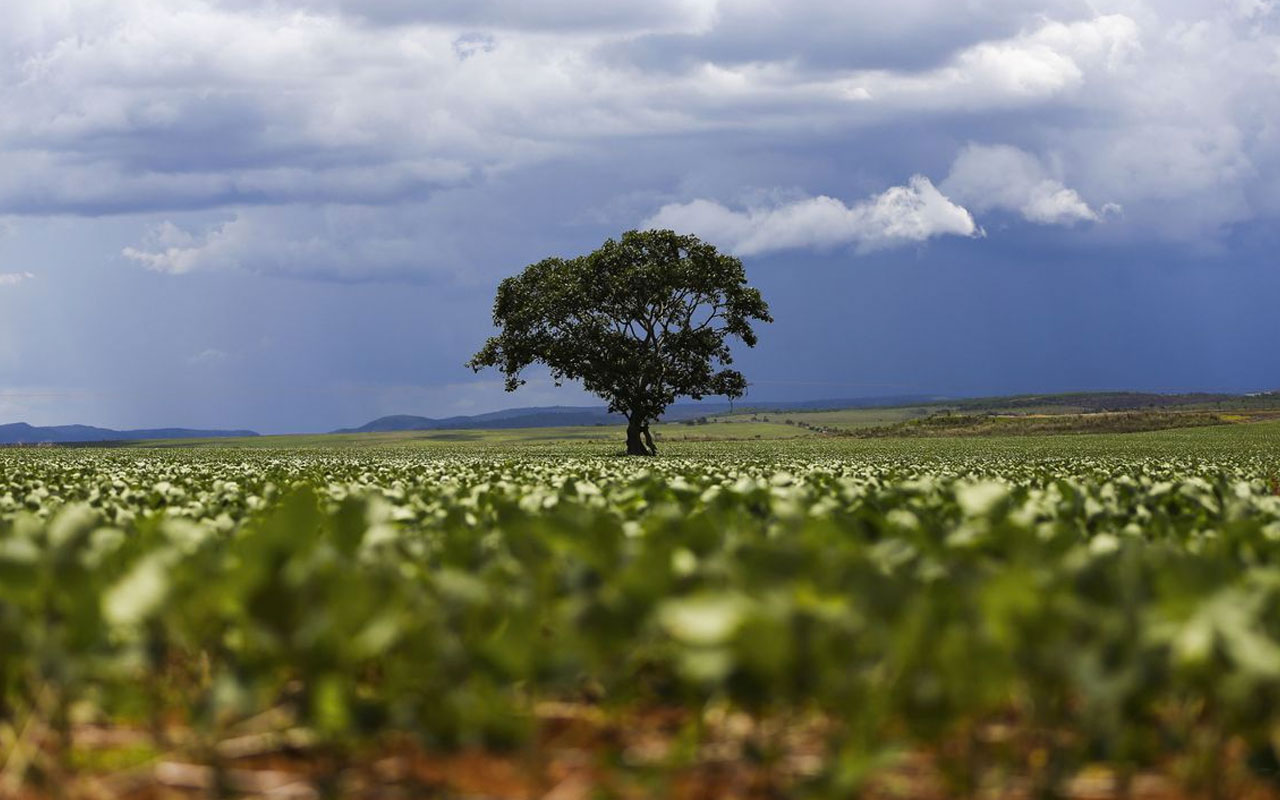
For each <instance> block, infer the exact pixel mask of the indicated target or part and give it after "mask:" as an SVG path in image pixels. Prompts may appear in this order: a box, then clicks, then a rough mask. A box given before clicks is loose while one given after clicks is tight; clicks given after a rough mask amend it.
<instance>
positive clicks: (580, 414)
mask: <svg viewBox="0 0 1280 800" xmlns="http://www.w3.org/2000/svg"><path fill="white" fill-rule="evenodd" d="M941 399H942V398H939V397H936V396H916V395H911V396H899V397H862V398H855V399H845V400H802V401H797V402H772V403H770V402H765V403H760V402H738V403H733V404H732V405H731V404H729V403H727V402H706V403H677V404H675V405H673V406H671V407H670V408H669V409H667V413H666V414H665V415H663V417H662V418H663V420H665V421H667V422H679V421H681V420H686V419H694V418H696V417H702V416H712V415H715V414H726V413H729V412H730V411H738V412H742V411H815V410H825V409H840V408H875V407H884V406H901V405H917V404H921V403H931V402H937V401H939V400H941ZM623 422H625V420H624V419H623V417H622V416H621V415H618V414H610V413H609V412H608V411H606V410H605V408H604V407H603V406H542V407H534V408H509V409H505V410H503V411H492V412H489V413H487V414H475V415H472V416H458V417H444V418H442V419H434V418H432V417H416V416H412V415H408V414H396V415H393V416H389V417H379V418H378V419H375V420H373V421H372V422H368V423H365V424H364V425H361V426H360V427H358V428H342V429H340V430H336V431H334V433H386V432H388V431H442V430H462V429H494V428H557V427H576V426H581V425H620V424H622V423H623Z"/></svg>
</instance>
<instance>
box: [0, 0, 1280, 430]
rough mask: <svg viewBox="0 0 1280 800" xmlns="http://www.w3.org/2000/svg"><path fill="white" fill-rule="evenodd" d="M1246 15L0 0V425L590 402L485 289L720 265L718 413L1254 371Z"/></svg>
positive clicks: (240, 422)
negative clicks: (554, 371) (644, 246)
mask: <svg viewBox="0 0 1280 800" xmlns="http://www.w3.org/2000/svg"><path fill="white" fill-rule="evenodd" d="M1278 222H1280V2H1274V0H1159V1H1158V2H1157V1H1156V0H896V2H893V3H879V2H876V3H872V2H835V0H828V1H827V2H819V0H643V2H610V3H601V2H598V0H544V1H543V2H537V3H533V2H522V0H437V1H435V2H426V1H424V2H414V0H269V1H268V2H263V0H5V2H4V3H2V4H0V423H3V422H15V421H27V422H30V423H32V424H67V423H84V424H95V425H104V426H109V427H122V428H123V427H159V426H186V427H219V428H251V429H255V430H258V431H262V432H293V431H297V432H302V431H322V430H330V429H334V428H338V427H344V426H352V425H359V424H362V423H364V422H366V421H368V420H370V419H372V418H374V417H378V416H381V415H384V414H422V415H426V416H449V415H455V414H469V413H478V412H482V411H490V410H495V409H499V408H504V407H512V406H533V405H550V404H564V405H581V404H593V400H592V398H591V397H590V396H589V395H586V394H585V393H583V392H582V391H581V390H580V389H577V388H575V387H573V386H565V387H560V388H556V387H554V386H553V385H551V384H550V382H549V381H547V380H546V379H545V377H542V376H540V375H539V374H537V373H534V374H533V375H532V380H530V382H529V384H528V385H526V386H525V387H523V388H521V389H520V390H519V391H518V392H517V393H515V394H506V393H504V392H503V391H502V383H501V379H500V376H499V375H497V374H495V373H492V372H490V373H481V374H479V375H475V374H472V373H471V372H470V370H468V369H466V368H465V367H464V366H463V364H464V363H465V362H466V361H467V359H468V358H469V357H470V356H471V354H472V353H474V352H475V351H476V350H478V349H479V348H480V346H481V345H482V344H483V342H484V339H485V337H487V336H488V335H490V334H491V333H492V332H493V330H492V326H491V320H490V310H491V306H492V302H493V296H494V290H495V287H496V285H497V283H498V281H500V280H501V279H502V278H503V277H505V276H507V275H512V274H515V273H516V272H518V271H519V270H520V269H522V268H523V267H525V266H526V265H528V264H530V263H533V262H536V261H539V260H541V259H543V258H546V257H548V256H566V257H568V256H573V255H578V254H581V253H586V252H589V251H590V250H592V249H594V248H596V247H598V246H599V245H600V244H601V243H602V242H603V241H604V240H605V239H607V238H609V237H616V236H618V235H619V234H620V233H622V232H623V231H626V230H630V229H635V228H649V227H663V228H673V229H676V230H679V231H681V232H687V233H693V234H696V235H698V236H700V237H702V238H703V239H705V240H706V241H709V242H711V243H713V244H715V245H716V246H717V247H719V248H721V249H722V250H725V251H727V252H732V253H734V254H736V255H738V256H740V257H741V258H742V259H743V262H744V263H745V265H746V268H747V274H748V277H749V280H750V282H751V283H752V284H753V285H755V286H757V287H759V288H760V290H761V291H762V292H763V293H764V296H765V298H766V300H768V301H769V303H770V305H771V307H772V310H773V316H774V318H775V322H774V323H773V324H772V325H768V326H765V327H764V328H762V329H761V330H760V331H759V335H760V343H759V345H758V346H757V347H756V348H754V349H751V350H748V349H746V348H741V347H740V348H738V349H737V350H735V354H736V357H737V358H736V366H738V367H739V368H740V369H742V371H743V372H744V373H745V374H746V376H747V378H748V380H749V381H750V382H751V388H750V392H749V395H748V399H757V400H794V399H818V398H846V397H867V396H886V395H902V394H941V395H984V394H1004V393H1014V392H1050V391H1071V390H1106V389H1133V390H1152V391H1193V390H1215V391H1237V392H1243V391H1255V390H1266V389H1275V388H1280V313H1277V309H1278V308H1280V262H1278V260H1277V255H1276V254H1277V252H1280V225H1277V223H1278Z"/></svg>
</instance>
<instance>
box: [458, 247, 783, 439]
mask: <svg viewBox="0 0 1280 800" xmlns="http://www.w3.org/2000/svg"><path fill="white" fill-rule="evenodd" d="M772 321H773V319H772V318H771V317H770V316H769V307H768V305H766V304H765V302H764V299H763V298H762V297H761V295H760V292H759V290H757V289H754V288H752V287H750V286H748V285H747V279H746V272H745V271H744V269H743V266H742V261H741V260H739V259H738V258H735V257H733V256H730V255H726V254H723V253H720V252H717V251H716V248H715V247H713V246H712V245H710V244H707V243H705V242H703V241H701V240H699V239H698V238H697V237H696V236H688V235H681V234H677V233H675V232H674V231H669V230H649V231H628V232H626V233H624V234H622V237H621V238H620V239H618V240H614V239H609V240H608V241H606V242H605V243H604V244H603V245H602V246H601V247H600V248H599V249H598V250H596V251H594V252H592V253H589V254H587V255H584V256H579V257H577V258H571V259H562V258H548V259H545V260H543V261H539V262H538V263H536V264H531V265H529V266H528V267H526V268H525V270H524V271H523V272H521V273H520V274H519V275H516V276H513V277H510V278H507V279H506V280H504V281H502V283H501V284H500V285H499V286H498V295H497V299H496V300H495V301H494V306H493V322H494V325H495V326H496V327H497V328H498V330H499V333H498V335H497V336H494V337H491V338H490V339H489V340H488V341H487V342H486V343H485V345H484V347H483V348H482V349H481V350H480V352H478V353H476V354H475V356H473V357H472V359H471V361H470V362H468V366H469V367H471V368H472V369H473V370H476V371H479V370H481V369H483V368H485V367H497V368H498V369H499V370H501V372H502V373H503V374H504V375H505V377H506V389H507V391H514V390H515V389H517V388H518V387H519V386H520V385H522V384H523V383H524V379H523V378H521V373H522V372H523V371H524V369H525V368H527V367H529V366H530V365H532V364H534V363H542V364H545V365H546V366H547V367H548V368H549V369H550V371H551V377H552V379H553V380H554V381H555V382H556V384H557V385H559V384H560V383H562V382H563V381H564V380H579V381H581V382H582V385H583V386H584V387H585V388H586V389H587V390H588V391H590V392H593V393H595V394H597V395H599V396H600V397H602V398H604V400H605V401H606V402H607V403H608V404H609V410H610V411H611V412H614V413H618V414H622V415H623V416H625V417H626V418H627V422H628V425H627V452H628V453H632V454H637V455H639V454H654V453H656V448H655V447H654V444H653V438H652V437H651V436H650V435H649V423H650V422H651V421H653V420H656V419H657V418H658V417H659V416H661V415H662V413H663V412H664V411H665V410H666V409H667V407H668V406H670V405H671V404H672V403H673V402H675V399H676V398H677V397H691V398H693V399H701V398H702V397H704V396H713V395H723V396H726V397H729V398H737V397H741V396H742V395H743V393H744V392H745V391H746V388H747V380H746V378H745V377H743V375H742V373H741V372H738V371H737V370H735V369H730V368H728V366H729V365H730V364H732V363H733V355H732V353H731V352H730V349H729V340H730V338H737V339H739V340H741V341H742V342H743V343H744V344H746V345H747V346H748V347H754V346H755V344H756V334H755V331H754V330H753V329H752V323H753V322H772Z"/></svg>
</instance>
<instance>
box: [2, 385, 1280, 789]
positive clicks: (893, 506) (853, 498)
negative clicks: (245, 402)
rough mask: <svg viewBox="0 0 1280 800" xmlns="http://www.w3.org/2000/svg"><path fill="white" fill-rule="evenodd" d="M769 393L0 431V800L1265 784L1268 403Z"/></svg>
mask: <svg viewBox="0 0 1280 800" xmlns="http://www.w3.org/2000/svg"><path fill="white" fill-rule="evenodd" d="M869 413H875V412H874V410H873V411H872V412H869ZM770 417H771V419H770V421H769V422H764V421H756V422H752V421H749V419H748V421H744V422H715V423H710V424H706V425H695V426H685V425H669V426H663V427H662V429H661V431H660V432H661V433H662V439H663V444H662V452H663V455H661V456H660V457H658V458H656V459H643V458H632V459H628V458H623V457H618V456H617V455H615V454H616V453H617V452H618V450H619V445H620V443H621V439H620V434H619V432H618V431H617V430H614V429H610V428H600V429H595V428H576V429H563V430H559V429H540V430H523V431H520V430H517V431H484V432H480V431H447V432H425V433H412V434H362V435H352V436H341V437H263V438H260V439H250V440H239V441H233V442H227V441H206V442H168V443H164V444H165V446H163V447H155V446H141V447H119V448H85V449H79V448H67V449H60V448H17V449H6V450H0V692H2V693H0V796H11V795H12V796H28V795H29V796H40V795H42V794H44V793H57V792H62V793H63V794H64V795H65V796H84V797H89V796H93V797H104V796H126V795H127V796H140V797H141V796H146V797H150V796H157V795H165V794H166V793H170V794H173V795H174V796H208V795H211V794H212V795H218V794H223V795H228V796H239V795H244V794H267V793H269V792H270V791H272V790H273V789H280V787H289V786H293V787H294V788H295V789H296V790H297V791H300V792H304V793H306V792H309V793H310V794H307V795H305V796H317V795H321V796H324V795H327V796H355V795H381V796H433V797H434V796H439V797H504V798H505V797H531V796H543V795H544V794H546V793H547V792H551V791H553V790H558V791H560V792H561V793H562V794H561V796H569V797H579V796H581V797H589V796H593V794H594V795H597V796H617V797H720V796H740V797H761V798H764V797H785V796H813V797H858V796H865V797H876V798H889V797H900V798H916V797H971V796H983V797H1010V798H1012V797H1037V796H1038V797H1068V796H1070V797H1097V798H1103V797H1125V796H1143V797H1170V798H1172V797H1186V796H1197V795H1204V796H1217V797H1224V798H1235V797H1246V796H1248V797H1271V796H1274V794H1275V790H1276V786H1277V785H1280V784H1276V783H1274V781H1275V780H1276V776H1277V774H1280V757H1278V753H1280V750H1277V741H1278V739H1277V735H1278V734H1280V568H1278V567H1277V565H1278V564H1280V423H1275V422H1260V423H1250V424H1234V425H1218V426H1214V427H1203V428H1188V429H1179V430H1167V431H1156V432H1147V433H1133V434H1124V435H1088V434H1082V435H1072V436H1046V437H1001V436H996V437H991V436H988V437H973V438H886V439H856V438H847V437H831V436H818V435H815V434H813V433H812V432H811V431H805V430H803V429H797V428H796V426H794V425H792V426H788V425H785V424H782V423H778V422H774V421H773V419H772V415H770ZM868 418H869V417H865V416H864V417H862V419H863V420H865V419H868ZM894 421H895V420H890V419H885V420H884V421H883V423H882V424H892V423H893V422H894ZM722 431H723V433H722ZM734 432H736V433H734ZM682 435H686V436H689V437H691V439H690V440H683V439H681V438H679V437H680V436H682ZM757 435H759V437H760V438H759V439H757V438H756V436H757ZM695 436H697V437H699V438H698V439H697V440H694V439H692V437H695ZM717 436H718V437H719V438H716V437H717ZM702 437H705V440H704V439H703V438H702ZM281 791H284V790H283V789H281ZM24 793H27V794H26V795H24ZM174 793H176V794H174ZM166 796H167V795H166ZM296 796H304V795H296Z"/></svg>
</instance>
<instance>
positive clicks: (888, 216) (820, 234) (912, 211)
mask: <svg viewBox="0 0 1280 800" xmlns="http://www.w3.org/2000/svg"><path fill="white" fill-rule="evenodd" d="M644 224H645V226H646V227H655V228H673V229H676V230H682V231H692V232H694V233H697V234H699V235H700V236H702V237H703V238H705V239H707V240H709V241H712V242H715V243H716V244H718V245H722V246H724V247H726V248H728V249H729V250H731V251H732V252H734V253H737V254H739V255H756V254H759V253H767V252H771V251H775V250H787V249H792V248H801V247H812V248H819V249H822V248H832V247H840V246H848V245H853V246H855V247H857V248H858V249H859V250H861V251H868V250H876V249H880V248H885V247H894V246H899V245H904V244H912V243H918V242H923V241H925V240H927V239H931V238H933V237H935V236H946V235H952V236H976V235H979V233H980V230H979V228H978V226H977V225H976V224H975V223H974V221H973V217H972V216H971V215H970V214H969V212H968V211H966V210H965V209H964V208H962V207H960V206H958V205H956V204H955V203H952V202H951V201H950V200H948V199H947V198H946V197H945V196H943V194H942V193H941V192H939V191H938V189H937V187H935V186H934V185H933V183H932V182H930V181H929V179H928V178H925V177H923V176H920V175H917V176H915V177H913V178H912V179H911V180H910V181H909V182H908V183H907V185H906V186H894V187H893V188H891V189H889V190H888V191H885V192H884V193H882V194H879V195H876V196H875V197H871V198H868V199H867V200H864V201H862V202H859V203H855V204H853V205H852V206H847V205H845V204H844V203H843V202H841V201H840V200H837V199H835V198H834V197H825V196H824V197H811V198H807V199H803V200H796V201H793V202H789V203H784V204H781V205H774V206H756V207H750V208H746V209H744V210H741V211H734V210H732V209H730V208H727V207H725V206H723V205H721V204H719V203H716V202H714V201H711V200H702V199H698V200H693V201H692V202H688V203H676V204H670V205H666V206H663V207H662V208H661V209H659V210H658V212H657V213H656V214H655V215H653V217H651V218H650V219H649V220H647V221H646V222H645V223H644Z"/></svg>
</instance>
